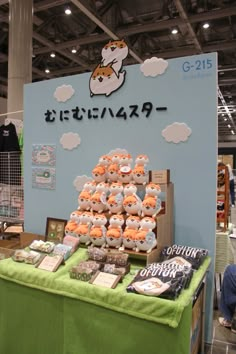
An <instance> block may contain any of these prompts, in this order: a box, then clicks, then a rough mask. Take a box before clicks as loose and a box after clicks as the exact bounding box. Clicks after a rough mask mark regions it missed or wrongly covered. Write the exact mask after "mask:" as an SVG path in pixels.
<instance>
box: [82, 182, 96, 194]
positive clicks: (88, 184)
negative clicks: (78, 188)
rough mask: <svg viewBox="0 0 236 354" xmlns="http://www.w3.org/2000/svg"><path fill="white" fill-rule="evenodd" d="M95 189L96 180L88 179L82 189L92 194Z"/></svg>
mask: <svg viewBox="0 0 236 354" xmlns="http://www.w3.org/2000/svg"><path fill="white" fill-rule="evenodd" d="M95 189H96V182H95V181H88V182H86V183H85V184H84V187H83V191H86V192H89V193H90V194H93V193H94V192H95Z"/></svg>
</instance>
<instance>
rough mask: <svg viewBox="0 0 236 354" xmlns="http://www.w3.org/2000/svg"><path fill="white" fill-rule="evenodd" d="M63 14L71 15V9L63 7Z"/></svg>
mask: <svg viewBox="0 0 236 354" xmlns="http://www.w3.org/2000/svg"><path fill="white" fill-rule="evenodd" d="M65 14H66V15H71V9H70V8H69V7H67V8H66V9H65Z"/></svg>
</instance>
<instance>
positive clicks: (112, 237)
mask: <svg viewBox="0 0 236 354" xmlns="http://www.w3.org/2000/svg"><path fill="white" fill-rule="evenodd" d="M123 224H124V217H123V216H122V215H112V217H111V218H110V225H109V227H108V230H107V234H106V243H107V246H110V247H116V248H119V247H120V245H121V243H122V225H123Z"/></svg>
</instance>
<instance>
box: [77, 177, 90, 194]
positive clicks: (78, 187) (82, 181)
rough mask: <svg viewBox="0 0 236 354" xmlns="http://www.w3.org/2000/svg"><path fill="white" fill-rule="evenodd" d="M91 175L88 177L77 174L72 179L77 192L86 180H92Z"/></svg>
mask: <svg viewBox="0 0 236 354" xmlns="http://www.w3.org/2000/svg"><path fill="white" fill-rule="evenodd" d="M92 180H93V179H92V177H88V176H86V175H83V176H77V177H76V178H75V179H74V182H73V186H74V187H75V189H76V190H77V191H78V192H81V191H82V189H83V187H84V185H85V183H86V182H88V181H92Z"/></svg>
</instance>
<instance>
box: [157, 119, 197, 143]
mask: <svg viewBox="0 0 236 354" xmlns="http://www.w3.org/2000/svg"><path fill="white" fill-rule="evenodd" d="M191 134H192V130H191V129H190V128H189V127H188V126H187V124H185V123H178V122H175V123H173V124H171V125H168V126H167V127H166V128H165V129H163V130H162V133H161V135H162V136H163V137H164V138H165V140H166V141H167V142H168V143H175V144H178V143H180V142H184V141H187V140H188V137H189V136H190V135H191Z"/></svg>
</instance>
